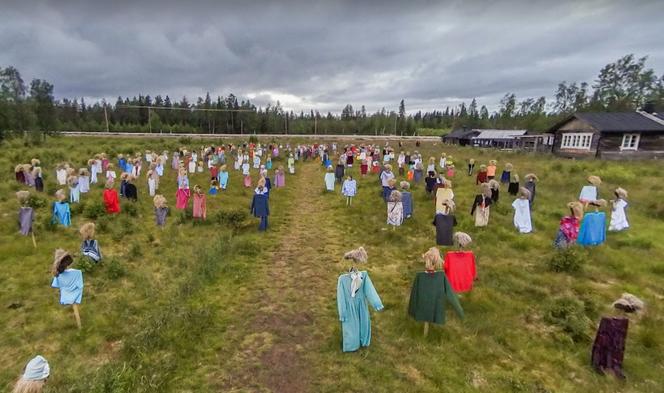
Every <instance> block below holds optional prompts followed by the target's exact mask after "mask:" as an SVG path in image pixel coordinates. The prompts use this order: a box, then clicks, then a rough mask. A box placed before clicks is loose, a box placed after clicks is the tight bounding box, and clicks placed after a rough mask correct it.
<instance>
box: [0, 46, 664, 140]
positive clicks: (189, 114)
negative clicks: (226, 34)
mask: <svg viewBox="0 0 664 393" xmlns="http://www.w3.org/2000/svg"><path fill="white" fill-rule="evenodd" d="M553 97H554V101H553V102H547V101H546V98H545V97H533V98H526V99H522V100H518V99H517V97H516V95H515V94H512V93H507V94H505V95H504V96H503V98H502V99H501V101H500V107H499V109H498V110H497V111H495V112H492V113H490V112H489V110H488V109H487V107H486V106H484V105H480V103H479V102H477V100H475V99H473V100H472V101H471V102H469V103H465V102H462V103H461V104H459V105H458V106H456V107H446V108H444V109H443V108H441V109H440V110H434V111H431V112H422V111H417V112H412V111H411V112H407V110H406V103H405V101H404V100H401V102H400V103H399V107H398V110H397V111H388V110H386V109H385V108H383V109H381V110H380V111H378V112H375V113H367V111H366V109H365V107H364V105H362V106H361V107H359V108H357V107H353V106H352V105H350V104H348V105H346V106H345V107H344V108H342V110H341V112H340V114H333V113H330V112H328V113H319V112H318V111H315V110H311V111H308V112H304V111H302V112H299V113H296V112H293V111H286V110H284V109H283V108H282V106H281V104H280V103H279V102H278V101H277V102H276V103H275V104H274V105H268V106H266V107H256V105H254V104H253V103H251V102H250V101H249V100H241V99H238V97H236V96H235V95H233V94H229V95H228V96H227V97H221V96H218V97H216V98H214V99H213V98H212V97H211V96H210V94H209V93H208V94H207V95H206V96H205V97H198V98H197V99H196V100H195V101H194V102H190V101H189V100H188V99H187V97H182V98H181V99H179V100H175V99H172V98H171V97H169V96H165V97H162V96H159V95H157V96H154V97H151V96H149V95H142V94H140V95H138V96H137V97H136V96H135V97H132V98H129V97H125V98H123V97H118V98H117V101H116V102H115V103H108V102H105V101H101V102H95V103H92V104H89V103H86V102H85V101H84V100H83V99H82V98H81V99H77V98H72V99H68V98H63V99H61V100H56V99H55V98H54V95H53V84H51V83H50V82H47V81H45V80H41V79H33V80H32V81H31V82H30V85H29V86H27V85H26V84H25V82H24V81H23V79H22V77H21V74H20V73H19V71H18V70H17V69H16V68H14V67H11V66H9V67H6V68H0V137H1V136H2V135H3V134H7V133H10V132H16V131H18V132H20V131H26V130H27V131H42V132H57V131H105V130H107V129H108V130H109V131H134V132H197V133H289V134H313V133H318V134H355V133H357V134H400V135H414V134H415V133H417V132H422V131H423V130H426V129H447V130H449V129H453V128H455V127H460V126H466V127H478V128H508V129H513V128H520V129H521V128H523V129H528V130H531V131H535V132H537V131H545V130H546V129H548V128H549V127H550V126H552V125H553V124H555V123H556V122H557V121H559V120H560V119H561V118H563V117H565V116H567V115H569V114H570V113H573V112H577V111H632V110H636V109H639V108H641V107H642V106H643V105H644V104H645V103H646V102H653V103H654V105H655V108H657V109H659V110H664V75H661V76H657V74H656V73H655V71H654V70H652V69H650V68H647V67H646V57H643V58H636V57H635V56H634V55H627V56H624V57H623V58H621V59H619V60H617V61H616V62H614V63H611V64H607V65H606V66H605V67H604V68H602V69H601V70H600V72H599V74H598V75H597V77H596V79H595V80H594V81H593V82H592V84H588V83H587V82H566V81H564V82H561V83H559V84H558V87H557V89H556V90H555V93H554V95H553ZM107 127H108V128H107ZM424 132H426V131H424Z"/></svg>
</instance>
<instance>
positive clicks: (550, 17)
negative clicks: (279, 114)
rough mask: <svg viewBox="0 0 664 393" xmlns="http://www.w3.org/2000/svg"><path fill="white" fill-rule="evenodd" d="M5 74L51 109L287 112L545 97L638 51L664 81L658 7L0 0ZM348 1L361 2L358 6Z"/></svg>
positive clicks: (640, 3)
mask: <svg viewBox="0 0 664 393" xmlns="http://www.w3.org/2000/svg"><path fill="white" fill-rule="evenodd" d="M1 2H2V4H0V67H6V66H9V65H13V66H15V67H17V68H18V69H19V71H20V72H21V73H22V75H23V77H24V79H25V80H26V82H28V81H29V80H30V79H32V78H43V79H46V80H48V81H49V82H51V83H53V84H54V85H55V94H56V97H57V98H62V97H70V98H72V97H86V99H88V100H95V99H100V98H104V97H105V98H107V99H110V100H111V102H115V99H116V97H117V96H118V95H121V96H134V95H138V94H139V93H140V94H149V95H151V96H154V95H157V94H161V95H162V96H165V95H167V94H168V95H170V96H171V97H172V98H176V99H180V98H181V97H182V96H183V95H186V96H187V98H188V99H189V101H190V102H191V101H194V100H195V97H197V96H201V95H205V93H206V92H207V91H209V92H210V94H211V95H213V96H216V95H227V94H228V93H230V92H232V93H234V94H235V95H236V96H238V97H240V98H250V99H251V100H252V102H254V103H256V104H257V105H265V104H267V103H268V102H276V100H280V101H281V103H282V105H283V106H284V107H285V108H287V109H294V110H300V109H304V110H309V109H318V110H320V111H328V110H331V111H333V112H339V111H340V110H341V109H342V108H343V106H344V105H345V104H347V103H350V104H352V105H353V106H354V107H356V108H359V107H360V106H361V105H363V104H364V105H366V107H367V110H368V111H370V112H373V111H376V110H379V109H380V108H381V107H386V109H387V110H396V109H397V106H398V103H399V101H400V100H401V99H402V98H403V99H405V100H406V107H407V109H408V111H409V112H412V111H415V110H418V109H422V110H430V109H433V108H438V109H444V107H445V106H446V105H457V104H459V103H460V102H461V101H466V102H469V101H470V100H471V99H472V98H474V97H475V98H477V99H478V101H479V102H480V104H486V105H487V106H488V107H489V108H490V109H492V108H495V106H496V104H497V102H498V101H499V100H500V98H501V97H502V96H503V95H504V94H505V93H506V92H514V93H515V94H516V95H517V98H518V99H522V98H527V97H538V96H542V95H544V96H547V97H551V96H552V94H553V92H554V90H555V88H556V85H557V84H558V82H560V81H563V80H567V81H588V82H592V80H593V79H594V77H595V76H596V75H597V73H598V71H599V70H600V68H601V67H602V66H604V65H605V64H607V63H609V62H612V61H615V60H616V59H618V58H619V57H621V56H623V55H625V54H628V53H634V54H635V55H637V56H639V57H640V56H645V55H647V56H649V60H648V63H647V64H648V66H650V67H651V68H654V69H655V71H656V72H657V73H658V74H660V75H661V74H662V73H664V44H663V42H664V41H663V37H664V1H661V0H652V1H648V0H631V1H608V0H607V1H586V0H577V1H538V0H529V1H517V0H514V1H473V0H465V1H413V0H400V1H391V0H383V1H364V2H360V1H338V0H335V1H332V0H330V1H325V2H323V1H320V2H317V1H304V0H303V1H280V2H276V1H275V2H272V3H271V4H267V3H265V4H264V3H263V2H258V1H247V0H244V1H242V0H237V1H207V2H204V1H178V2H175V1H165V0H162V1H137V0H136V1H119V0H112V1H108V0H106V1H93V0H87V1H65V0H59V1H42V2H37V1H31V0H20V1H18V0H16V1H15V0H1ZM355 3H362V5H357V4H355Z"/></svg>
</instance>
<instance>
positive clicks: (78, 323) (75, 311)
mask: <svg viewBox="0 0 664 393" xmlns="http://www.w3.org/2000/svg"><path fill="white" fill-rule="evenodd" d="M72 308H73V309H74V318H76V326H78V328H79V329H80V328H81V315H80V314H79V313H78V304H76V303H74V304H73V305H72Z"/></svg>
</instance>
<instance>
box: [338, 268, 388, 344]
mask: <svg viewBox="0 0 664 393" xmlns="http://www.w3.org/2000/svg"><path fill="white" fill-rule="evenodd" d="M360 273H361V274H362V285H361V287H360V289H359V290H358V291H357V293H356V294H355V297H353V296H351V283H352V279H351V276H350V274H342V275H341V276H339V280H338V281H337V308H338V311H339V320H340V321H341V330H342V335H343V343H342V349H343V351H344V352H352V351H357V350H358V349H359V348H360V347H361V346H362V347H368V346H369V344H371V315H370V314H369V307H368V305H367V303H369V304H371V307H373V308H374V309H375V310H376V311H380V310H382V309H383V303H382V302H381V300H380V297H379V296H378V293H377V292H376V288H374V285H373V283H372V282H371V278H369V274H368V273H367V272H366V271H362V272H360Z"/></svg>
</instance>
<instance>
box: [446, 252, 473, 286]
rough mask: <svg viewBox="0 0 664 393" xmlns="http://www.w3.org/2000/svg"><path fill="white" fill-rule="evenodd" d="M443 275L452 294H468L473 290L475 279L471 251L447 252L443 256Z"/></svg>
mask: <svg viewBox="0 0 664 393" xmlns="http://www.w3.org/2000/svg"><path fill="white" fill-rule="evenodd" d="M444 270H445V275H446V276H447V279H448V280H449V281H450V285H452V289H454V292H456V293H460V292H468V291H470V290H471V289H473V281H474V280H475V277H477V272H476V270H475V254H473V252H472V251H449V252H447V254H445V265H444Z"/></svg>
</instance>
